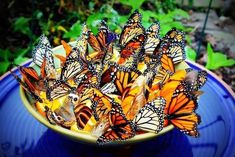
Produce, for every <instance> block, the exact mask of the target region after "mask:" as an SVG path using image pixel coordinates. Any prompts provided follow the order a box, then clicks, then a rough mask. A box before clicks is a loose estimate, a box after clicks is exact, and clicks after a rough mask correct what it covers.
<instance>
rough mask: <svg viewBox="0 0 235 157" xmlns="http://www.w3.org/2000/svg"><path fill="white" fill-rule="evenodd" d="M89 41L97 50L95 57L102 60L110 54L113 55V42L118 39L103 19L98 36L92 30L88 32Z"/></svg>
mask: <svg viewBox="0 0 235 157" xmlns="http://www.w3.org/2000/svg"><path fill="white" fill-rule="evenodd" d="M88 34H89V35H88V43H89V44H90V45H91V47H92V48H93V49H94V50H95V52H97V55H96V56H95V57H94V58H95V59H98V60H100V59H101V60H102V62H103V61H104V60H105V58H107V57H111V56H108V55H112V46H113V45H112V42H114V41H115V40H116V39H117V35H116V34H115V33H112V32H111V31H110V30H109V29H108V26H107V24H106V23H105V21H102V22H101V24H100V28H99V32H98V34H97V36H95V35H93V33H92V32H89V33H88Z"/></svg>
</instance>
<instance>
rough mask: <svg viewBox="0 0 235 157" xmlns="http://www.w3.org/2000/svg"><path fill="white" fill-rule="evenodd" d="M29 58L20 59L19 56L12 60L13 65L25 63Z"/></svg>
mask: <svg viewBox="0 0 235 157" xmlns="http://www.w3.org/2000/svg"><path fill="white" fill-rule="evenodd" d="M28 59H29V58H28V57H22V56H19V57H17V58H16V59H14V63H15V64H17V65H19V64H21V63H24V62H25V61H27V60H28Z"/></svg>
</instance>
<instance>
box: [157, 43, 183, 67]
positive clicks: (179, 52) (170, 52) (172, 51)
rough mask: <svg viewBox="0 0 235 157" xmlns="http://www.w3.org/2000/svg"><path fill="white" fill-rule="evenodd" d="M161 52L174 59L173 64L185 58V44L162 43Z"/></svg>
mask: <svg viewBox="0 0 235 157" xmlns="http://www.w3.org/2000/svg"><path fill="white" fill-rule="evenodd" d="M160 49H161V52H162V53H163V54H166V55H167V56H168V57H170V58H171V59H172V62H173V64H177V63H180V62H182V61H183V60H185V58H186V55H185V52H184V45H183V44H179V43H170V44H169V43H162V44H161V47H160Z"/></svg>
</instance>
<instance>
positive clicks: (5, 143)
mask: <svg viewBox="0 0 235 157" xmlns="http://www.w3.org/2000/svg"><path fill="white" fill-rule="evenodd" d="M190 66H191V67H193V68H194V69H198V67H195V66H193V65H190ZM15 72H16V73H17V74H19V71H15ZM0 89H1V90H0V156H3V157H13V156H23V157H41V156H43V157H62V156H68V157H72V156H83V157H86V156H88V157H93V156H96V157H98V156H102V157H103V156H104V157H117V156H119V157H123V156H133V157H134V156H146V157H147V156H148V157H151V156H169V157H171V156H174V157H179V156H184V157H191V156H195V157H201V156H206V157H214V156H215V157H234V156H235V123H234V121H235V108H234V105H235V98H233V97H232V95H231V94H230V93H229V92H228V91H227V90H226V89H225V88H224V87H223V86H222V84H220V82H219V81H218V80H216V79H215V78H214V77H212V76H210V75H208V81H207V83H206V84H205V86H204V87H203V88H202V90H203V91H204V94H203V95H202V96H201V97H200V100H199V107H198V110H197V112H198V113H199V114H200V115H201V119H202V122H201V124H200V125H199V131H200V134H201V135H200V137H199V138H193V137H189V136H186V135H184V134H183V133H181V132H180V131H178V130H177V129H174V130H172V131H170V132H168V133H166V134H165V135H162V136H160V137H157V138H155V139H153V140H150V141H146V142H142V143H138V144H135V145H129V146H122V147H111V148H107V147H104V148H103V147H95V146H90V145H85V144H80V143H77V142H73V141H71V140H69V139H67V138H65V137H63V136H62V135H59V134H57V133H55V132H54V131H52V130H50V129H47V127H45V126H44V125H42V124H41V123H39V122H38V121H37V120H36V119H34V118H33V117H32V116H31V115H30V113H29V112H28V111H27V110H26V108H25V107H24V105H23V102H22V101H21V98H20V95H19V85H18V83H17V82H16V81H15V80H14V78H13V77H12V76H11V75H7V76H6V77H5V78H4V79H3V80H1V82H0Z"/></svg>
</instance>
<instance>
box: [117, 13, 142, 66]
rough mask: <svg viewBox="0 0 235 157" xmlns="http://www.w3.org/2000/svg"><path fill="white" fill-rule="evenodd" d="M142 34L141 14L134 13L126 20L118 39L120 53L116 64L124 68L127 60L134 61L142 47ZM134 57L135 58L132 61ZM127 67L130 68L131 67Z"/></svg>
mask: <svg viewBox="0 0 235 157" xmlns="http://www.w3.org/2000/svg"><path fill="white" fill-rule="evenodd" d="M144 33H145V30H144V27H143V26H142V25H141V14H140V13H139V12H138V11H135V12H134V13H133V14H132V15H131V16H130V18H129V19H128V22H127V24H126V25H125V26H124V28H123V31H122V33H121V35H120V38H119V45H120V48H121V51H120V58H119V60H118V64H120V65H123V66H126V65H125V64H126V62H127V61H128V60H130V61H129V62H133V61H135V58H137V57H138V54H139V52H140V51H141V49H142V47H143V43H144V40H145V35H144ZM134 56H135V58H134V59H133V57H134ZM128 66H130V67H131V66H132V65H128Z"/></svg>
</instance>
